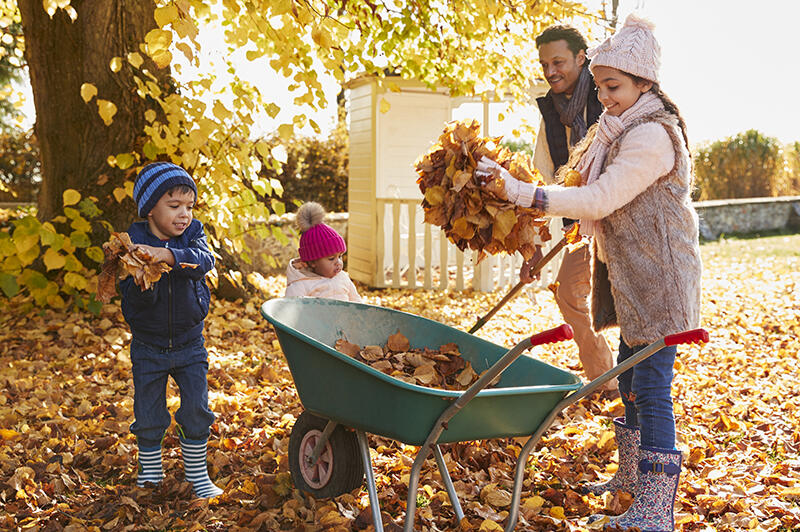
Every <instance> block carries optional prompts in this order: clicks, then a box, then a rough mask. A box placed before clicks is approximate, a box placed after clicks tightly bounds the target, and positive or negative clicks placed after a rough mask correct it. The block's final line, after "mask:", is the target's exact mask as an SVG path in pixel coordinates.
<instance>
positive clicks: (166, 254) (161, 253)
mask: <svg viewBox="0 0 800 532" xmlns="http://www.w3.org/2000/svg"><path fill="white" fill-rule="evenodd" d="M136 249H138V250H142V251H144V252H145V253H147V254H149V255H150V256H151V257H153V259H155V260H156V261H157V262H164V263H166V264H169V265H170V266H175V255H173V254H172V251H170V250H169V248H157V247H155V246H148V245H146V244H136Z"/></svg>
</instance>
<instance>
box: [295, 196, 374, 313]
mask: <svg viewBox="0 0 800 532" xmlns="http://www.w3.org/2000/svg"><path fill="white" fill-rule="evenodd" d="M324 218H325V209H324V208H323V207H322V205H320V204H319V203H316V202H309V203H305V204H303V205H302V206H301V207H300V209H298V211H297V225H298V227H299V229H300V247H299V249H298V251H299V254H300V258H299V259H292V260H291V261H289V264H288V266H286V297H303V296H307V297H326V298H330V299H339V300H342V301H356V302H361V296H360V295H358V291H357V290H356V287H355V285H354V284H353V281H352V280H350V276H349V275H347V272H345V271H344V270H343V269H342V256H343V255H344V253H345V252H346V251H347V245H346V244H345V242H344V238H342V236H341V235H340V234H339V233H337V232H336V230H335V229H334V228H333V227H331V226H329V225H326V224H324V223H322V220H323V219H324Z"/></svg>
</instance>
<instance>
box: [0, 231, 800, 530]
mask: <svg viewBox="0 0 800 532" xmlns="http://www.w3.org/2000/svg"><path fill="white" fill-rule="evenodd" d="M798 250H800V235H788V236H780V235H779V236H774V237H770V238H761V239H752V240H729V241H723V242H720V243H713V244H707V245H704V246H703V257H704V264H705V272H704V279H703V282H704V286H703V288H704V295H703V308H702V312H703V326H704V327H706V328H707V329H708V330H709V332H710V333H711V336H712V340H711V342H710V343H709V344H707V345H706V346H703V347H697V346H692V347H684V348H682V349H681V355H680V357H679V359H678V361H677V363H676V369H677V376H676V378H675V381H674V387H673V390H674V397H675V411H676V415H677V422H678V431H679V447H680V448H681V449H682V450H683V451H684V453H685V463H686V467H685V469H684V473H683V475H682V479H681V487H680V490H679V497H678V503H677V520H678V523H679V525H678V527H677V528H678V529H679V530H685V531H700V530H703V531H711V530H765V531H767V530H769V531H773V530H800V460H798V447H799V446H800V430H798V418H799V417H800V393H798V392H800V389H799V388H800V364H798V352H799V351H800V341H799V340H798V336H799V335H800V296H798V293H800V291H799V290H800V286H799V285H800V273H798V272H800V251H798ZM269 283H270V284H269V286H268V290H269V291H270V292H271V293H272V294H273V295H280V294H281V293H282V291H283V287H284V284H283V283H284V279H282V278H281V277H275V278H271V279H270V280H269ZM362 293H363V295H364V296H366V299H367V301H368V302H370V303H375V304H381V305H384V306H388V307H392V308H398V309H403V310H405V311H409V312H413V313H416V314H420V315H423V316H426V317H429V318H432V319H435V320H438V321H441V322H443V323H446V324H448V325H451V326H453V327H455V328H459V329H463V330H467V329H469V328H470V326H471V325H472V324H473V323H474V322H475V320H476V319H477V318H478V317H479V316H482V315H483V314H485V313H486V312H487V311H488V310H489V309H490V308H491V307H492V306H493V304H494V303H495V302H496V301H498V300H499V299H500V297H501V296H502V295H503V294H502V293H501V292H498V293H493V294H481V293H470V292H466V293H438V292H428V293H426V292H424V291H404V290H381V291H368V290H362ZM258 304H259V301H252V302H250V303H247V304H242V303H238V304H236V303H229V302H223V301H215V302H214V304H213V308H212V312H211V315H210V318H209V320H208V323H207V334H206V338H207V346H208V349H209V353H210V371H209V387H210V398H211V399H210V400H211V406H212V409H213V410H214V412H216V413H217V416H218V417H217V421H216V423H215V425H214V426H213V428H212V430H213V437H212V439H211V441H210V453H209V463H210V470H211V473H212V477H213V478H214V479H215V480H216V482H217V484H219V485H220V486H223V487H224V488H225V494H224V495H223V496H221V497H220V498H218V499H214V500H212V501H210V502H209V501H202V500H194V499H192V497H191V488H190V485H189V484H186V483H184V482H182V466H181V462H180V456H179V450H178V445H177V443H178V442H177V440H176V438H175V437H174V436H172V435H170V436H169V437H168V438H167V439H166V440H165V447H166V450H165V461H164V463H165V473H166V480H165V482H164V483H163V486H162V487H161V488H160V489H157V490H148V489H138V488H136V487H135V470H136V453H135V445H134V438H133V436H132V435H131V434H130V432H129V430H128V426H129V424H130V423H131V422H132V417H133V412H132V406H133V405H132V388H131V387H132V382H131V374H130V359H129V356H128V347H127V344H128V339H129V333H128V332H127V328H126V327H125V324H124V322H123V321H122V317H121V314H120V311H119V306H118V305H117V304H109V305H106V306H105V307H104V308H103V311H102V313H101V315H100V316H97V317H94V316H91V315H83V314H77V313H73V312H59V313H57V312H52V311H40V310H38V309H33V308H31V307H29V306H27V303H26V302H24V301H14V302H12V303H11V304H10V305H7V306H6V307H5V308H4V309H3V310H2V317H0V529H10V530H70V531H78V530H98V531H100V530H234V531H235V530H365V529H368V528H371V525H370V521H371V519H370V513H369V505H368V500H367V495H366V491H365V490H363V489H362V490H360V491H355V492H353V493H351V494H346V495H343V496H340V497H337V498H336V499H334V500H319V501H316V500H313V499H312V498H310V497H308V496H305V495H303V494H302V493H300V492H298V491H297V490H294V489H293V486H292V482H291V477H290V475H289V474H288V463H287V455H286V453H287V447H288V441H289V433H290V430H291V427H292V425H293V423H294V420H295V418H296V416H298V415H299V414H300V412H301V411H302V407H301V405H300V403H299V400H298V397H297V394H296V392H295V389H294V386H293V381H292V378H291V375H290V373H289V371H288V369H287V366H286V363H285V361H284V359H283V356H282V354H281V351H280V347H279V345H278V343H277V341H276V339H275V335H274V333H273V332H272V330H271V328H270V327H269V325H267V324H266V323H265V321H264V320H263V319H262V318H261V317H260V315H259V313H258ZM558 323H559V314H558V310H557V309H556V307H555V305H554V304H553V302H552V297H551V296H550V294H549V293H548V292H538V293H536V294H535V301H534V300H533V299H532V298H531V297H529V295H528V294H525V293H523V294H522V295H520V296H518V297H517V298H516V299H515V300H513V301H512V302H511V303H509V304H508V305H506V307H505V308H504V309H503V310H501V311H500V312H499V313H498V314H497V315H496V316H495V317H494V318H493V319H492V320H491V321H490V322H489V323H488V324H487V325H486V326H484V327H483V328H482V329H481V330H480V331H479V332H478V333H477V334H478V335H479V336H482V337H484V338H487V339H489V340H491V341H493V342H495V343H498V344H503V345H507V346H511V345H513V344H514V343H515V342H516V341H518V340H519V339H521V338H523V337H524V336H525V335H528V334H530V333H531V332H535V331H538V330H542V329H545V328H549V327H552V326H555V325H557V324H558ZM609 340H610V341H611V342H612V343H613V344H616V340H615V339H614V337H613V335H609ZM534 355H535V356H537V357H539V358H541V359H543V360H545V361H547V362H549V363H552V364H554V365H556V366H559V367H561V368H565V369H569V370H571V371H575V372H579V371H580V367H579V365H578V362H577V357H576V354H575V348H574V345H572V344H571V343H570V344H564V345H562V346H554V347H551V348H548V349H536V350H534ZM170 397H171V399H170V406H171V407H172V408H173V409H174V408H176V407H177V403H178V398H177V393H176V389H175V387H174V386H171V396H170ZM620 412H621V408H620V403H619V400H616V401H611V400H602V399H599V398H597V397H595V398H594V399H593V400H591V401H590V400H585V401H583V402H581V403H580V404H578V405H575V406H573V407H571V408H569V409H568V410H566V411H565V412H564V413H563V415H562V417H561V418H560V419H559V420H558V421H557V423H556V424H555V425H554V426H553V427H552V428H551V430H550V431H549V432H548V433H547V434H546V436H545V438H544V439H543V441H542V442H541V443H540V445H539V446H538V447H537V449H536V450H535V452H534V453H533V454H532V457H531V458H530V461H529V467H528V469H527V473H526V480H525V484H524V489H523V494H522V495H523V506H522V509H521V512H520V513H521V520H520V525H519V526H518V530H541V531H544V530H581V529H584V528H585V527H586V522H587V517H588V516H589V515H590V514H591V513H593V512H597V511H603V510H607V511H608V512H614V511H621V510H622V509H624V508H625V507H626V506H627V504H629V502H630V501H629V500H626V499H625V498H624V497H623V498H622V499H620V498H614V497H609V496H606V497H595V496H583V495H580V494H579V493H577V492H576V491H575V488H576V486H577V485H578V484H579V483H580V482H581V481H584V480H590V479H594V478H596V477H597V476H600V477H605V476H607V475H609V474H611V473H612V472H613V470H614V467H615V462H614V460H615V452H614V451H615V444H614V441H613V438H612V436H613V432H612V431H611V430H610V423H609V419H610V417H611V416H613V415H618V414H619V413H620ZM498 415H502V413H498ZM170 434H172V433H170ZM370 440H371V447H372V450H373V460H374V464H375V469H376V476H377V479H378V488H379V495H380V498H381V503H382V510H383V511H384V521H385V522H386V524H387V530H396V529H397V528H396V527H394V526H393V525H392V524H391V523H392V522H394V523H398V524H401V523H402V517H403V515H404V506H405V496H406V484H405V482H406V481H407V478H408V472H409V470H410V466H411V462H412V460H413V458H414V456H415V452H416V448H414V447H409V446H404V445H401V444H399V443H397V442H395V441H392V440H388V439H383V438H378V437H371V439H370ZM520 446H521V443H520V442H517V441H515V440H512V439H508V440H489V441H482V442H466V443H461V444H456V445H451V446H447V448H446V449H445V450H446V453H445V454H446V460H447V462H448V464H449V469H450V473H451V475H452V477H453V480H454V482H455V485H456V489H457V491H458V493H459V495H460V497H461V503H462V506H463V507H464V510H465V512H466V515H467V519H466V521H468V522H462V523H461V525H460V526H461V527H462V529H473V530H499V529H500V525H502V524H503V522H504V519H505V517H506V515H507V510H508V504H509V493H510V488H511V486H512V476H513V467H514V466H515V465H516V453H517V452H518V451H519V449H520ZM443 490H444V486H443V484H442V483H441V481H440V479H439V476H438V473H436V472H435V465H434V464H433V461H432V460H431V461H429V463H428V464H427V465H426V467H425V468H424V470H423V476H422V480H421V489H420V491H419V496H418V509H417V522H416V527H417V529H418V530H419V529H422V530H454V529H458V528H459V524H458V523H456V522H455V519H454V514H453V512H452V510H451V508H450V506H449V504H448V503H447V497H446V495H445V493H444V491H443Z"/></svg>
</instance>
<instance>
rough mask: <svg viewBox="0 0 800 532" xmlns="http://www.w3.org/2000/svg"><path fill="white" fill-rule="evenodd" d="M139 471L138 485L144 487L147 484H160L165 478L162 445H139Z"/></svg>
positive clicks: (137, 476)
mask: <svg viewBox="0 0 800 532" xmlns="http://www.w3.org/2000/svg"><path fill="white" fill-rule="evenodd" d="M137 469H138V473H137V475H136V485H137V486H139V487H140V488H144V487H145V486H146V485H147V484H160V483H161V481H162V480H163V479H164V469H163V468H162V466H161V446H160V445H159V446H158V447H149V448H148V447H139V459H138V467H137Z"/></svg>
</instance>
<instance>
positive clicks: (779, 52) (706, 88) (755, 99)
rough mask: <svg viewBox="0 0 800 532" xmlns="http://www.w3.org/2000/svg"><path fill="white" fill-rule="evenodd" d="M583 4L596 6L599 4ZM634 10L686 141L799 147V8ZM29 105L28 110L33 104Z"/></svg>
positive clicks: (329, 115)
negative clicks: (651, 31)
mask: <svg viewBox="0 0 800 532" xmlns="http://www.w3.org/2000/svg"><path fill="white" fill-rule="evenodd" d="M584 3H585V4H587V5H589V6H590V7H597V6H599V5H600V3H601V0H588V1H585V2H584ZM606 3H607V4H608V5H610V3H611V2H610V0H607V1H606ZM632 11H637V12H638V13H640V14H642V15H644V16H646V17H647V18H649V19H650V20H652V21H653V22H654V23H655V24H656V30H655V32H656V37H657V38H658V39H659V42H660V43H661V48H662V67H661V79H662V88H663V89H664V91H665V92H666V93H667V94H668V95H669V96H670V98H672V100H673V101H674V102H675V103H676V104H677V105H678V107H679V109H680V110H681V112H682V114H683V116H684V118H685V119H686V122H687V125H688V130H689V140H690V142H692V143H693V144H694V143H698V142H702V141H708V140H712V141H713V140H717V139H720V138H723V137H727V136H730V135H735V134H736V133H740V132H742V131H745V130H747V129H751V128H752V129H758V130H759V131H761V132H762V133H764V134H766V135H769V136H774V137H777V138H778V139H780V140H781V141H782V142H793V141H798V140H800V130H799V129H798V124H800V105H798V103H797V101H796V94H797V92H798V90H797V89H798V88H800V67H798V65H797V61H798V60H797V58H796V53H795V50H796V47H797V45H796V41H797V34H798V29H797V21H798V20H800V1H796V0H759V1H758V2H752V1H745V0H620V5H619V19H620V24H621V23H622V21H623V20H624V18H625V16H626V15H627V14H628V13H630V12H632ZM597 35H598V36H600V35H601V33H600V32H598V33H597ZM595 44H598V42H590V46H592V45H595ZM243 63H245V65H244V67H243V68H242V69H241V70H240V71H239V74H240V75H243V77H245V78H248V79H250V80H251V81H253V82H254V83H257V84H258V85H259V86H260V87H261V89H262V91H263V92H264V95H265V97H266V98H267V100H271V99H274V101H276V102H277V103H278V104H279V105H280V106H281V107H282V108H284V111H282V113H281V114H280V115H279V116H278V117H277V119H276V120H274V121H269V120H266V121H264V122H262V123H261V124H260V125H261V126H262V128H263V130H264V131H270V130H273V129H274V128H276V127H277V125H279V124H280V123H282V122H288V121H290V120H291V116H292V115H293V113H292V112H291V97H289V96H287V91H286V85H287V83H286V82H285V81H284V80H283V79H282V78H280V77H279V76H278V75H276V74H273V73H271V72H270V70H269V67H268V66H267V65H266V62H265V63H264V64H263V65H261V64H252V63H247V62H243ZM322 78H323V80H325V87H326V92H327V93H328V96H329V101H330V108H329V109H327V110H323V111H321V112H317V113H311V117H312V118H313V119H314V120H315V121H316V122H317V123H318V124H319V125H320V126H321V127H322V128H323V133H326V132H327V131H328V130H329V129H330V128H331V127H332V126H333V124H334V117H335V97H336V93H337V92H338V90H339V87H338V85H337V84H336V83H335V82H334V81H333V79H332V78H328V77H326V76H322ZM764 85H766V86H764ZM27 103H28V105H29V106H30V107H31V108H32V98H29V99H28V102H27ZM27 107H28V106H26V108H27ZM26 110H27V109H26ZM478 116H480V115H478ZM532 116H534V117H535V115H532ZM457 117H458V116H457ZM512 127H516V124H515V121H512V120H507V121H505V122H501V123H498V122H494V121H493V125H492V126H491V133H492V134H503V135H505V136H506V137H507V138H508V137H510V135H511V133H510V131H511V128H512ZM307 133H309V134H310V131H309V132H307Z"/></svg>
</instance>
